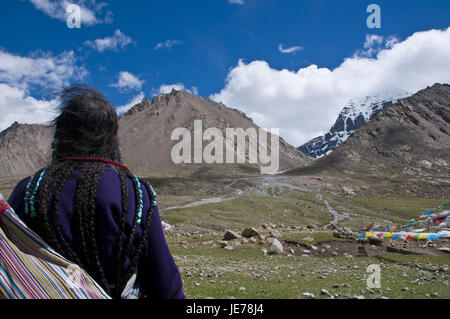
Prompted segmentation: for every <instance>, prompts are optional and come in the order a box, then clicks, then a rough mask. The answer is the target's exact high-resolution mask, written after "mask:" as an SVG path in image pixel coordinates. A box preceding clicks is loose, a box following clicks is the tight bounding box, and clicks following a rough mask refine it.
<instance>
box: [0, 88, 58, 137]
mask: <svg viewBox="0 0 450 319" xmlns="http://www.w3.org/2000/svg"><path fill="white" fill-rule="evenodd" d="M0 96H1V99H0V110H2V116H1V119H0V131H3V130H4V129H6V128H7V127H9V126H10V125H11V124H12V123H14V122H15V121H17V122H19V123H29V124H33V123H48V122H50V121H51V120H52V119H53V118H54V117H55V115H56V113H55V107H56V105H57V100H37V99H35V98H33V97H31V96H27V93H26V92H25V91H24V90H22V89H19V88H15V87H12V86H9V85H8V84H3V83H0Z"/></svg>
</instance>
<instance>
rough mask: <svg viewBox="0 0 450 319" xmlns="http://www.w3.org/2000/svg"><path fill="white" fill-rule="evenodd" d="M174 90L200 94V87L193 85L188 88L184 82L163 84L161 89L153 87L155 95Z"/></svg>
mask: <svg viewBox="0 0 450 319" xmlns="http://www.w3.org/2000/svg"><path fill="white" fill-rule="evenodd" d="M172 90H176V91H186V92H189V93H191V94H195V95H197V94H198V88H197V87H196V86H193V87H192V88H191V89H188V88H186V87H185V86H184V84H183V83H179V82H178V83H175V84H163V85H161V86H160V87H159V89H156V90H155V89H153V95H157V94H169V93H170V92H172Z"/></svg>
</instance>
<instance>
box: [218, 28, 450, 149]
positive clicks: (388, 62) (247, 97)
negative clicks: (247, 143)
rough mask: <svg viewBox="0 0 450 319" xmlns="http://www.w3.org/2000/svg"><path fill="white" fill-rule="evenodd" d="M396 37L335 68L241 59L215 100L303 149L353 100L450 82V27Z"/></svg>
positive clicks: (356, 55)
mask: <svg viewBox="0 0 450 319" xmlns="http://www.w3.org/2000/svg"><path fill="white" fill-rule="evenodd" d="M392 39H393V38H392V37H391V38H388V40H387V43H386V44H385V48H384V49H381V50H379V51H378V53H377V54H376V56H375V57H373V58H371V57H365V56H361V55H359V54H355V55H354V56H352V57H350V58H347V59H345V60H344V62H343V63H342V64H341V65H339V66H338V67H336V68H335V69H333V70H330V69H328V68H320V67H318V66H316V65H310V66H308V67H304V68H301V69H299V70H298V71H290V70H286V69H284V70H277V69H273V68H271V67H270V66H269V64H268V63H267V62H265V61H253V62H251V63H248V64H246V63H244V62H243V61H242V60H240V61H239V63H238V65H237V66H236V67H235V68H233V69H232V70H231V71H230V72H229V74H228V77H227V80H226V85H225V88H224V89H222V90H221V91H220V92H219V93H217V94H214V95H212V96H211V98H212V99H214V100H216V101H221V102H223V103H224V104H226V105H228V106H230V107H234V108H238V109H240V110H242V111H244V112H245V113H247V115H249V116H250V117H252V118H253V119H254V121H255V122H256V123H257V124H258V125H260V126H262V127H265V128H280V134H281V136H283V137H284V138H285V139H286V140H287V141H288V142H289V143H291V144H293V145H294V146H299V145H301V144H303V143H304V142H306V141H308V140H309V139H311V138H313V137H316V136H319V135H321V134H323V133H324V132H325V131H327V130H328V129H329V128H330V127H331V125H332V124H333V123H334V121H335V120H336V118H337V116H338V114H339V112H340V111H341V109H342V107H343V106H344V105H345V104H346V102H348V100H349V99H351V98H357V97H361V96H367V95H374V94H377V93H380V94H381V95H391V94H393V95H395V94H397V93H399V92H404V91H408V92H411V93H415V92H416V91H418V90H420V89H423V88H425V87H426V86H429V85H432V84H434V83H436V82H440V83H449V82H450V64H449V61H450V28H448V29H446V30H429V31H424V32H417V33H414V34H413V35H412V36H410V37H409V38H407V39H406V40H404V41H401V42H399V41H398V39H397V40H396V41H392ZM368 40H369V41H366V43H367V45H368V46H369V43H370V40H373V41H372V44H376V43H378V42H377V41H378V40H375V39H374V38H372V39H370V38H369V39H368ZM389 40H390V41H389ZM368 48H370V47H368ZM368 48H366V50H367V49H368Z"/></svg>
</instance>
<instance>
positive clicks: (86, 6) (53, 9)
mask: <svg viewBox="0 0 450 319" xmlns="http://www.w3.org/2000/svg"><path fill="white" fill-rule="evenodd" d="M29 1H30V2H31V3H32V4H33V5H34V7H35V8H36V9H37V10H39V11H42V12H43V13H45V14H46V15H48V16H49V17H51V18H53V19H57V20H61V21H66V19H67V16H68V14H67V12H66V8H67V6H68V5H70V4H72V2H71V1H68V0H29ZM76 4H78V5H79V6H80V9H81V23H82V25H83V24H84V25H87V26H92V25H94V24H100V23H112V12H111V11H109V10H107V11H106V12H105V13H104V14H103V9H104V7H105V6H107V3H106V2H101V3H96V1H95V0H83V1H79V2H78V3H76ZM100 15H101V16H103V17H100Z"/></svg>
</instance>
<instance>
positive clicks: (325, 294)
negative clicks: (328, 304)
mask: <svg viewBox="0 0 450 319" xmlns="http://www.w3.org/2000/svg"><path fill="white" fill-rule="evenodd" d="M320 294H321V295H323V296H330V293H329V292H328V290H326V289H322V290H320Z"/></svg>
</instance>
